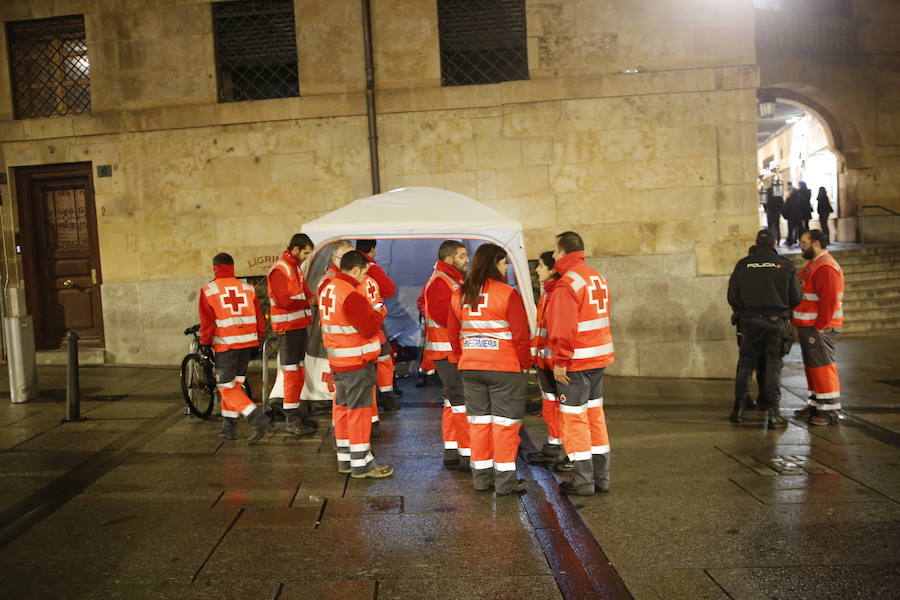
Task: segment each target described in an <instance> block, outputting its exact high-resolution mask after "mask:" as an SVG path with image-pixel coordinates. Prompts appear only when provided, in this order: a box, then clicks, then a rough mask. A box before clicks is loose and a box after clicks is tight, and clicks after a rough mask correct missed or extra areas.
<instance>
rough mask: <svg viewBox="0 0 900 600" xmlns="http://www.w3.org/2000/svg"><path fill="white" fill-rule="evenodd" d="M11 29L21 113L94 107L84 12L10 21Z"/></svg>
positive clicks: (14, 79)
mask: <svg viewBox="0 0 900 600" xmlns="http://www.w3.org/2000/svg"><path fill="white" fill-rule="evenodd" d="M6 34H7V36H6V37H7V39H8V40H9V67H10V69H9V70H10V73H11V77H12V88H13V103H14V105H15V114H16V118H18V119H25V118H29V117H50V116H53V115H79V114H84V113H89V112H90V111H91V85H90V81H91V63H90V60H88V54H87V43H86V41H85V36H84V17H83V16H82V15H75V16H70V17H58V18H53V19H39V20H34V21H19V22H12V23H7V26H6Z"/></svg>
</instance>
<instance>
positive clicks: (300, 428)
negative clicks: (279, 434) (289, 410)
mask: <svg viewBox="0 0 900 600" xmlns="http://www.w3.org/2000/svg"><path fill="white" fill-rule="evenodd" d="M286 431H287V432H288V433H292V434H294V435H296V436H297V437H304V436H307V435H312V434H314V433H315V432H316V430H315V428H314V427H307V426H305V425H304V424H303V423H302V422H301V423H288V426H287V429H286Z"/></svg>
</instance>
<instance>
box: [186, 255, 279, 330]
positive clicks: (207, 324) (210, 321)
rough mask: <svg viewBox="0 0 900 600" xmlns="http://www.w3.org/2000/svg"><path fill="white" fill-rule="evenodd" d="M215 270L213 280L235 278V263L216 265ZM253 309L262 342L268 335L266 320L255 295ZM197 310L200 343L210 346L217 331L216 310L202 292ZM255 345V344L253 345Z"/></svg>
mask: <svg viewBox="0 0 900 600" xmlns="http://www.w3.org/2000/svg"><path fill="white" fill-rule="evenodd" d="M213 271H214V272H215V277H214V278H213V281H216V280H218V279H235V276H234V266H233V265H215V266H214V267H213ZM253 310H254V313H255V314H256V334H257V335H258V336H259V342H257V343H261V342H262V340H263V339H265V337H266V320H265V318H264V317H263V314H262V310H261V309H260V307H259V299H257V298H256V297H255V296H254V298H253ZM197 312H198V313H199V315H200V331H199V333H200V344H201V345H203V346H210V345H212V343H213V337H214V334H215V333H216V312H215V310H213V307H212V306H210V305H209V302H207V298H206V295H205V294H202V293H201V294H200V297H199V298H198V300H197ZM255 345H256V344H253V346H255ZM250 347H252V346H250Z"/></svg>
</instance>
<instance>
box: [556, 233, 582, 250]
mask: <svg viewBox="0 0 900 600" xmlns="http://www.w3.org/2000/svg"><path fill="white" fill-rule="evenodd" d="M556 247H557V248H559V249H560V250H562V251H563V252H565V253H566V254H569V253H570V252H583V251H584V240H582V239H581V236H580V235H578V234H577V233H575V232H574V231H563V232H562V233H560V234H558V235H557V236H556Z"/></svg>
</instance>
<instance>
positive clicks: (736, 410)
mask: <svg viewBox="0 0 900 600" xmlns="http://www.w3.org/2000/svg"><path fill="white" fill-rule="evenodd" d="M728 420H729V421H731V422H732V423H741V422H743V420H744V399H743V398H735V399H734V406H732V408H731V414H730V415H728Z"/></svg>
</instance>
